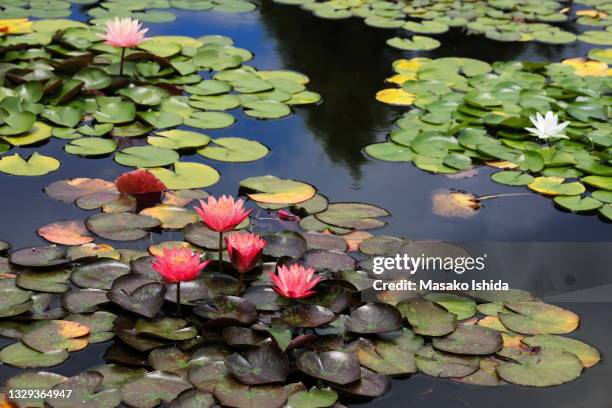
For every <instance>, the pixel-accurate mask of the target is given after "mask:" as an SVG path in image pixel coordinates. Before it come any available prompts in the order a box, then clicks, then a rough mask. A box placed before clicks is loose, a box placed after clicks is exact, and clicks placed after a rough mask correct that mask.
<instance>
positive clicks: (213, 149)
mask: <svg viewBox="0 0 612 408" xmlns="http://www.w3.org/2000/svg"><path fill="white" fill-rule="evenodd" d="M213 144H214V145H208V146H206V147H205V148H203V149H200V150H198V153H199V154H201V155H202V156H204V157H206V158H208V159H213V160H219V161H223V162H231V163H244V162H250V161H255V160H259V159H261V158H263V157H265V156H266V155H267V154H268V152H269V150H268V148H267V147H266V146H264V145H263V144H261V143H259V142H257V141H255V140H248V139H243V138H239V137H220V138H217V139H214V140H213Z"/></svg>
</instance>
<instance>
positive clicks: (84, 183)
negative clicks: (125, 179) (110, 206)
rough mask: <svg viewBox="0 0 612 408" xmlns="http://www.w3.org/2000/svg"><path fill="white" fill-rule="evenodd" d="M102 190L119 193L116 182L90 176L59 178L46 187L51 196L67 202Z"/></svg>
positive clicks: (46, 191)
mask: <svg viewBox="0 0 612 408" xmlns="http://www.w3.org/2000/svg"><path fill="white" fill-rule="evenodd" d="M100 192H110V193H115V194H118V193H119V192H118V191H117V188H116V187H115V183H112V182H110V181H106V180H101V179H90V178H75V179H67V180H59V181H55V182H53V183H51V184H49V185H48V186H47V187H45V193H47V195H48V196H49V197H51V198H53V199H54V200H59V201H63V202H65V203H73V202H74V201H76V200H77V199H79V198H81V197H83V196H86V195H89V194H93V193H100Z"/></svg>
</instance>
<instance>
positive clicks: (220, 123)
mask: <svg viewBox="0 0 612 408" xmlns="http://www.w3.org/2000/svg"><path fill="white" fill-rule="evenodd" d="M235 121H236V118H234V117H233V116H232V115H230V114H229V113H224V112H194V113H193V114H192V115H191V116H190V117H189V118H186V119H185V125H186V126H191V127H194V128H198V129H223V128H226V127H228V126H231V125H232V124H233V123H234V122H235Z"/></svg>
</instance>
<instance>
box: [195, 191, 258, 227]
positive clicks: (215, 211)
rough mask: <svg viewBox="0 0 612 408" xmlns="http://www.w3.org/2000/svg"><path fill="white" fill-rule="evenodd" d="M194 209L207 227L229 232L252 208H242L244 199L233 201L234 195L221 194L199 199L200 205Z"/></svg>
mask: <svg viewBox="0 0 612 408" xmlns="http://www.w3.org/2000/svg"><path fill="white" fill-rule="evenodd" d="M194 210H195V211H196V212H197V213H198V215H199V216H200V218H201V219H202V222H204V224H205V225H206V227H208V228H209V229H211V230H213V231H217V232H229V231H231V230H233V229H234V228H236V227H237V226H238V224H240V223H241V222H242V221H244V220H245V219H246V218H247V217H248V216H249V214H250V213H251V211H252V210H248V211H247V210H245V209H244V201H243V200H237V201H234V197H231V196H225V195H223V196H221V197H220V198H219V199H218V200H217V199H216V198H215V197H212V196H211V197H208V199H207V201H203V200H200V206H199V207H195V208H194Z"/></svg>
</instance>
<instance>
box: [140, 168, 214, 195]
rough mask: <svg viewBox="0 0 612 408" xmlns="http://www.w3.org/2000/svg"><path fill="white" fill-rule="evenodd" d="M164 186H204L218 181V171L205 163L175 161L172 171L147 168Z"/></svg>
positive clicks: (191, 187) (176, 187)
mask: <svg viewBox="0 0 612 408" xmlns="http://www.w3.org/2000/svg"><path fill="white" fill-rule="evenodd" d="M149 171H150V172H151V173H153V175H154V176H155V177H157V178H158V179H160V180H161V181H162V182H163V183H164V184H165V185H166V187H168V188H169V189H172V190H186V189H194V188H204V187H208V186H211V185H213V184H215V183H216V182H217V181H219V177H220V175H219V172H218V171H217V170H215V169H213V168H212V167H210V166H207V165H206V164H201V163H187V162H179V161H177V162H175V163H174V171H171V170H168V169H164V168H161V167H159V168H152V169H149Z"/></svg>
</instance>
